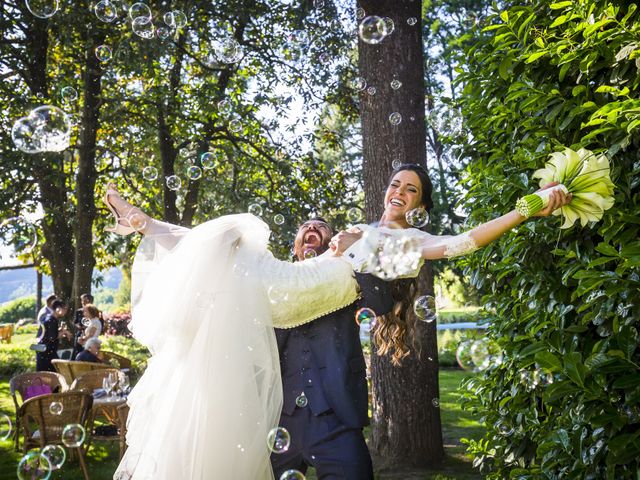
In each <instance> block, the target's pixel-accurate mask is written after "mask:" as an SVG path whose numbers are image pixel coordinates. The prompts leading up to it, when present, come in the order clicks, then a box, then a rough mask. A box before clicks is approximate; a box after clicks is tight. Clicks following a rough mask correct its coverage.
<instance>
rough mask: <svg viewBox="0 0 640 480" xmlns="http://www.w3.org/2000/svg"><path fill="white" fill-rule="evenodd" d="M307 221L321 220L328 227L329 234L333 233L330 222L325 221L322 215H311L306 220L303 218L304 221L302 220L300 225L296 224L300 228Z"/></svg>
mask: <svg viewBox="0 0 640 480" xmlns="http://www.w3.org/2000/svg"><path fill="white" fill-rule="evenodd" d="M307 222H322V223H324V224H326V225H327V227H329V230H330V231H331V234H333V227H332V226H331V224H330V223H329V222H327V221H326V220H325V219H324V218H322V217H311V218H309V219H308V220H305V221H304V222H302V223H301V224H300V225H298V229H300V227H302V226H303V225H304V224H305V223H307Z"/></svg>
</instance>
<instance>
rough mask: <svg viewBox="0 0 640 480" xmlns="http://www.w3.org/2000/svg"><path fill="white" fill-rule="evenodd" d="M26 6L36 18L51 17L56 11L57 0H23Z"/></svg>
mask: <svg viewBox="0 0 640 480" xmlns="http://www.w3.org/2000/svg"><path fill="white" fill-rule="evenodd" d="M25 3H26V4H27V8H28V9H29V11H30V12H31V13H32V14H33V16H34V17H38V18H51V17H53V16H54V15H55V14H56V12H57V11H58V0H25Z"/></svg>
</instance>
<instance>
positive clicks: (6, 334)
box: [0, 324, 13, 343]
mask: <svg viewBox="0 0 640 480" xmlns="http://www.w3.org/2000/svg"><path fill="white" fill-rule="evenodd" d="M12 336H13V324H11V325H0V342H5V343H11V337H12Z"/></svg>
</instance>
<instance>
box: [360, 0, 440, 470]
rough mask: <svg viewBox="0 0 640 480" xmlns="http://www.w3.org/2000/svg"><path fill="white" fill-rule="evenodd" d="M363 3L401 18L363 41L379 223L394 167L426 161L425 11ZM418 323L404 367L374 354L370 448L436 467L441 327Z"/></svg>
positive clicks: (425, 279) (368, 146)
mask: <svg viewBox="0 0 640 480" xmlns="http://www.w3.org/2000/svg"><path fill="white" fill-rule="evenodd" d="M359 6H360V7H361V8H362V9H363V10H364V11H365V12H366V13H365V14H366V15H377V16H379V17H389V18H391V19H392V20H393V22H394V24H395V29H394V31H393V33H392V34H391V35H389V36H388V37H387V38H385V39H384V40H383V41H382V42H381V43H379V44H376V45H371V44H368V43H364V42H362V40H361V41H360V44H359V67H360V70H359V71H360V75H361V76H362V77H363V78H364V79H365V80H366V82H367V85H368V86H369V87H368V88H371V87H374V88H375V89H376V92H375V95H372V94H371V93H370V91H369V93H365V94H363V96H362V98H361V104H360V105H361V107H360V108H361V117H362V132H363V134H362V140H363V154H364V155H363V167H364V169H363V176H364V187H365V205H366V213H367V220H368V221H370V222H372V221H377V220H378V219H379V218H380V216H381V214H382V212H383V209H384V207H383V204H384V192H385V189H386V186H387V179H388V176H389V174H390V173H391V171H392V170H393V166H394V165H395V164H397V163H418V164H422V165H425V164H426V138H425V122H424V120H425V117H424V115H425V110H424V94H423V92H424V69H423V66H424V63H423V49H422V35H421V28H420V25H421V20H420V19H421V13H422V11H421V4H420V2H402V3H401V4H398V3H397V2H390V1H389V2H367V1H360V2H359ZM393 80H397V81H399V82H401V84H402V86H401V88H400V89H398V90H395V89H393V88H392V87H391V82H392V81H393ZM394 112H395V113H398V114H400V115H401V117H402V121H401V123H400V124H397V125H393V124H392V123H391V122H390V120H389V118H390V115H391V114H392V113H394ZM394 162H395V163H394ZM417 291H418V292H419V293H420V294H421V295H425V294H431V295H432V294H433V276H432V271H431V265H430V264H427V265H426V266H425V267H424V268H423V271H422V272H421V274H420V277H419V279H418V283H417ZM409 314H411V315H412V314H413V312H410V313H409ZM412 321H415V318H414V319H412ZM416 323H417V325H416V329H415V335H414V338H411V339H407V340H408V341H409V342H413V344H414V347H415V348H413V349H412V353H411V354H410V355H409V356H408V357H406V358H405V359H404V360H403V362H402V366H401V367H394V366H393V365H392V364H391V362H390V359H389V357H387V356H378V355H372V356H371V377H372V385H373V428H372V435H371V439H370V446H371V449H372V451H373V452H374V453H375V454H376V455H378V456H379V457H380V458H381V459H384V460H383V462H384V461H386V462H387V463H388V464H390V465H404V466H423V465H429V464H433V463H437V462H439V461H440V460H441V459H442V456H443V446H442V432H441V426H440V411H439V408H438V402H437V398H438V390H439V389H438V357H437V345H436V328H435V324H433V323H431V324H423V323H422V322H416ZM374 348H375V346H374Z"/></svg>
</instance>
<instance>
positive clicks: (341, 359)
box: [275, 274, 393, 428]
mask: <svg viewBox="0 0 640 480" xmlns="http://www.w3.org/2000/svg"><path fill="white" fill-rule="evenodd" d="M356 279H357V280H358V283H359V285H360V290H361V294H362V295H361V299H360V300H359V301H357V302H355V303H353V304H352V305H349V306H348V307H345V308H343V309H341V310H338V311H336V312H333V313H330V314H328V315H325V316H324V317H321V318H319V319H317V320H314V321H313V322H310V323H307V324H304V325H301V326H299V327H296V328H291V329H278V328H276V329H275V331H276V338H277V341H278V350H279V353H280V368H281V373H282V385H283V390H284V392H283V393H284V404H283V408H282V412H283V414H286V415H291V414H292V413H293V411H294V410H295V409H296V399H297V398H298V397H299V396H300V395H301V394H302V393H303V392H304V396H305V397H306V401H307V405H306V406H304V407H298V408H309V409H311V412H312V413H313V414H314V415H321V414H322V413H325V412H327V411H329V410H333V411H334V412H335V414H336V415H337V416H338V418H339V419H340V420H341V422H342V424H343V425H345V426H346V427H349V428H362V427H363V426H365V425H367V424H368V423H369V416H368V395H367V379H366V364H365V360H364V356H363V354H362V347H361V345H360V336H359V332H360V329H359V327H358V325H357V323H356V321H355V314H356V311H357V310H358V309H359V308H363V307H367V308H371V309H372V310H373V311H374V312H376V314H377V315H384V314H385V313H388V312H389V311H390V310H391V308H392V306H393V300H392V299H391V294H390V289H389V284H387V283H385V282H384V281H382V280H380V279H379V278H376V277H373V276H371V275H365V274H356Z"/></svg>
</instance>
